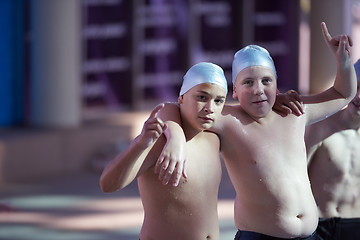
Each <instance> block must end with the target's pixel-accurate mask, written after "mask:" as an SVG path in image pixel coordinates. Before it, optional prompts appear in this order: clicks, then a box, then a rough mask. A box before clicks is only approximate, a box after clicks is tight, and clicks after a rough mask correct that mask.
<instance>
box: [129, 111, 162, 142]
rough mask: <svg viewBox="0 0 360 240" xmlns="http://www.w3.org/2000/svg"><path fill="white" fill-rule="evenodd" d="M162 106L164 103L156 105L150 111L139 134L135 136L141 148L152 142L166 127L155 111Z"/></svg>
mask: <svg viewBox="0 0 360 240" xmlns="http://www.w3.org/2000/svg"><path fill="white" fill-rule="evenodd" d="M163 107H164V104H160V105H158V106H156V107H155V108H154V109H153V110H152V111H151V113H150V116H149V118H148V119H147V120H146V122H145V123H144V125H143V128H142V131H141V134H140V135H139V136H138V137H137V139H136V140H137V142H138V143H139V144H140V146H142V147H143V148H147V147H149V146H150V145H151V144H153V143H154V142H155V141H156V140H157V139H158V138H159V137H160V135H161V134H163V132H164V130H165V129H166V124H165V123H164V122H163V121H162V120H161V119H160V118H158V117H156V116H157V113H158V112H159V111H160V109H162V108H163Z"/></svg>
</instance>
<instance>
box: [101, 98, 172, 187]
mask: <svg viewBox="0 0 360 240" xmlns="http://www.w3.org/2000/svg"><path fill="white" fill-rule="evenodd" d="M163 107H164V105H163V104H161V105H158V106H157V107H156V108H154V110H153V111H152V112H151V114H150V117H149V118H148V120H147V121H146V122H145V123H144V126H143V129H142V131H141V134H140V135H139V136H137V137H136V138H135V139H134V140H133V141H132V143H131V144H130V146H129V147H128V148H127V149H126V150H125V151H123V152H122V153H120V154H119V155H118V156H116V157H115V158H114V159H113V160H111V161H110V163H109V164H108V165H107V166H106V167H105V169H104V171H103V173H102V175H101V177H100V187H101V189H102V191H103V192H114V191H117V190H119V189H122V188H124V187H125V186H127V185H128V184H129V183H130V182H132V181H133V180H134V179H135V178H137V177H138V176H139V175H140V174H141V173H142V172H143V171H145V170H146V169H148V168H149V167H150V164H149V166H144V161H145V159H146V157H147V155H148V153H149V151H150V150H151V149H152V147H153V145H154V143H155V142H156V140H157V139H158V138H159V137H160V135H161V134H162V133H163V131H164V129H165V128H166V125H165V124H164V123H163V121H162V120H161V119H159V118H157V117H156V114H157V112H158V111H159V110H160V109H161V108H163Z"/></svg>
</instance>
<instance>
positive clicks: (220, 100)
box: [214, 98, 225, 105]
mask: <svg viewBox="0 0 360 240" xmlns="http://www.w3.org/2000/svg"><path fill="white" fill-rule="evenodd" d="M214 101H215V104H216V105H221V104H223V103H224V102H225V100H224V99H222V98H220V99H215V100H214Z"/></svg>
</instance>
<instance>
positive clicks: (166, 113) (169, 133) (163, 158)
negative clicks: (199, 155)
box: [155, 103, 187, 187]
mask: <svg viewBox="0 0 360 240" xmlns="http://www.w3.org/2000/svg"><path fill="white" fill-rule="evenodd" d="M158 116H159V117H160V118H161V119H163V121H164V122H165V123H166V125H167V128H166V130H165V131H164V134H165V137H166V140H167V142H166V144H165V146H164V149H163V151H162V153H161V155H160V157H159V159H158V160H157V162H156V165H155V173H156V174H159V180H160V181H161V182H162V183H163V184H164V185H166V184H168V183H169V182H171V184H172V185H173V186H175V187H176V186H177V185H178V184H179V182H180V178H181V176H184V177H185V178H186V177H187V175H186V168H185V160H186V156H185V143H186V138H185V134H184V131H183V129H182V127H181V116H180V108H179V106H178V104H176V103H165V107H164V108H163V109H161V111H159V114H158ZM170 180H171V181H170Z"/></svg>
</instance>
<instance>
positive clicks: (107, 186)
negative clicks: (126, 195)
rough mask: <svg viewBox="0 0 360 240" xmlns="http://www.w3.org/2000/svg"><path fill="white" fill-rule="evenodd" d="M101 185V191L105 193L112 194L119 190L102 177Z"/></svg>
mask: <svg viewBox="0 0 360 240" xmlns="http://www.w3.org/2000/svg"><path fill="white" fill-rule="evenodd" d="M99 185H100V188H101V191H103V192H104V193H112V192H115V191H116V190H117V189H116V188H114V187H113V186H112V184H109V182H108V181H106V179H105V178H104V177H103V176H101V178H100V181H99Z"/></svg>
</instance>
